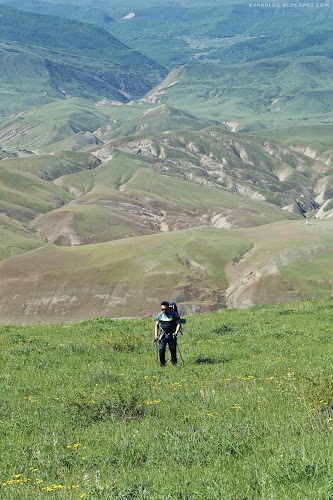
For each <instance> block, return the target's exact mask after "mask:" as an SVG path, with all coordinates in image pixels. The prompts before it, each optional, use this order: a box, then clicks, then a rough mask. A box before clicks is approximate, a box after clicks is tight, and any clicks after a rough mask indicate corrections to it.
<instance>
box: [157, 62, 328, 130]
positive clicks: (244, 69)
mask: <svg viewBox="0 0 333 500" xmlns="http://www.w3.org/2000/svg"><path fill="white" fill-rule="evenodd" d="M309 62H310V61H309V60H308V59H305V58H303V59H302V58H294V59H287V58H285V59H283V58H282V59H279V58H277V59H267V60H262V61H258V62H250V63H243V64H233V65H230V66H223V65H217V64H207V63H206V64H198V65H193V66H185V67H184V68H180V69H178V70H176V71H174V72H173V73H171V74H170V75H169V77H168V78H167V79H166V80H165V81H164V82H163V83H162V84H161V85H160V86H158V87H157V89H155V92H159V91H164V95H163V99H164V100H166V101H167V102H168V103H169V104H171V105H173V106H175V107H181V108H182V109H186V110H187V111H189V112H191V113H193V114H195V115H196V116H200V117H202V118H204V119H217V120H220V121H223V120H231V121H240V123H241V124H242V126H243V127H244V126H245V125H246V124H250V123H251V122H252V127H254V126H257V127H259V126H260V127H261V128H264V127H265V126H266V125H267V126H270V127H272V126H274V124H275V125H276V124H278V125H281V124H283V122H285V123H286V122H288V121H289V120H293V119H296V120H297V121H298V122H299V121H300V120H302V119H307V120H309V119H311V120H312V121H316V122H317V123H319V122H320V121H322V120H324V119H327V120H330V119H331V115H332V102H333V100H332V95H331V86H332V74H333V69H332V68H333V66H332V63H331V60H330V59H329V58H325V57H316V59H315V60H312V64H310V63H309ZM171 84H173V85H171ZM305 103H306V106H305Z"/></svg>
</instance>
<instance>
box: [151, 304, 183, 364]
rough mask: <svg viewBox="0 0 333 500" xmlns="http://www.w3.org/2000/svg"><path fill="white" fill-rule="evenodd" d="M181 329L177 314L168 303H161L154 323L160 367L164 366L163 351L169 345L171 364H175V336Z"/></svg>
mask: <svg viewBox="0 0 333 500" xmlns="http://www.w3.org/2000/svg"><path fill="white" fill-rule="evenodd" d="M180 327H181V320H180V316H179V314H178V312H176V311H174V310H173V309H171V308H170V306H169V302H167V301H164V302H161V312H160V313H159V314H158V315H157V318H156V323H155V342H157V341H159V346H158V347H159V353H160V366H165V349H166V346H167V344H168V345H169V349H170V353H171V363H172V364H173V365H176V364H177V335H178V332H179V330H180Z"/></svg>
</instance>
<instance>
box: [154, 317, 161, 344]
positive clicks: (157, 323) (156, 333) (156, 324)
mask: <svg viewBox="0 0 333 500" xmlns="http://www.w3.org/2000/svg"><path fill="white" fill-rule="evenodd" d="M159 325H160V322H159V321H158V320H157V321H156V323H155V341H156V340H158V330H159Z"/></svg>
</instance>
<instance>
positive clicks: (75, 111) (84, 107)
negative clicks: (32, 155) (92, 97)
mask: <svg viewBox="0 0 333 500" xmlns="http://www.w3.org/2000/svg"><path fill="white" fill-rule="evenodd" d="M107 123H109V118H108V116H107V115H105V114H104V113H103V112H102V111H101V109H100V108H98V107H96V106H95V105H94V104H92V103H91V102H89V101H87V100H85V99H80V98H72V99H67V100H65V101H61V102H55V103H51V104H47V105H44V106H39V107H36V108H35V109H33V110H29V111H25V112H23V113H20V114H16V115H12V116H10V117H5V118H2V119H1V120H0V137H1V142H2V143H5V144H6V145H8V146H12V147H17V148H21V149H22V148H24V149H28V150H30V151H31V150H32V151H35V150H38V151H40V152H43V150H44V149H45V148H47V146H49V145H52V146H53V144H56V143H57V142H60V141H63V140H64V139H67V138H69V137H71V136H74V135H75V134H77V133H78V132H81V131H86V132H94V131H95V130H96V129H98V128H99V127H100V126H102V125H106V124H107ZM55 149H56V146H55Z"/></svg>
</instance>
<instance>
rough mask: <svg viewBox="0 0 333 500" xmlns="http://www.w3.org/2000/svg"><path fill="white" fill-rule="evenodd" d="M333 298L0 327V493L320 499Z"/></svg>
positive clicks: (325, 491) (330, 452)
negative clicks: (173, 322)
mask: <svg viewBox="0 0 333 500" xmlns="http://www.w3.org/2000/svg"><path fill="white" fill-rule="evenodd" d="M163 298H164V297H163ZM156 306H157V304H156ZM332 308H333V303H332V299H331V298H327V299H321V300H307V301H300V302H297V303H291V304H287V305H279V306H276V307H257V308H252V309H247V310H246V311H239V310H229V311H223V312H215V313H212V314H209V315H208V314H203V315H202V314H201V315H197V316H191V317H189V318H188V319H187V325H186V327H185V332H184V336H183V337H181V338H180V339H179V346H180V349H181V352H182V356H183V358H184V364H182V363H181V360H179V366H178V367H173V366H170V365H169V363H168V364H167V366H166V368H165V369H164V370H163V371H162V370H161V369H159V367H158V366H157V363H156V350H155V349H156V348H155V346H154V345H153V342H152V338H153V324H154V321H153V319H152V317H153V316H154V314H155V313H157V312H158V308H157V307H156V308H151V309H150V316H151V319H146V320H138V319H136V320H127V321H125V320H122V321H112V320H102V319H96V320H91V321H87V322H84V323H79V324H62V325H56V326H52V325H43V326H34V327H19V328H18V327H16V326H11V327H2V328H0V345H1V349H0V357H1V362H2V366H3V370H2V384H1V389H0V391H1V402H2V414H1V420H2V431H1V438H2V444H3V452H2V453H1V457H0V463H1V467H0V470H1V478H0V479H1V487H0V488H1V498H3V499H4V500H7V499H8V500H9V499H13V498H16V499H18V500H21V499H22V500H23V498H27V497H29V498H35V497H36V498H37V497H38V498H42V497H43V498H44V496H46V495H48V496H49V495H50V494H51V495H53V496H54V495H55V496H57V497H58V496H59V498H60V497H63V496H66V497H68V498H73V499H76V498H83V496H84V495H86V496H87V497H88V498H103V499H104V498H105V499H109V498H115V499H119V500H120V499H130V498H137V499H139V500H148V499H149V500H151V499H154V500H159V499H165V500H166V499H185V498H202V499H204V498H205V499H206V498H209V499H211V500H220V499H221V498H223V499H225V500H241V499H244V498H248V499H251V500H254V499H258V498H271V499H273V498H274V500H285V499H286V498H293V499H295V500H303V499H304V498H305V497H309V498H316V499H318V500H326V499H328V498H330V497H331V495H332V483H331V477H332V472H333V463H332V456H333V449H332V439H331V437H332V436H331V435H332V430H333V424H332V418H333V413H332V411H333V410H332V409H333V382H332V348H331V347H332V346H331V338H332V319H333V318H332ZM22 436H24V439H22ZM323 443H325V446H323ZM166 456H167V461H166V460H165V459H166ZM25 478H26V479H25ZM22 484H23V485H22Z"/></svg>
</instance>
